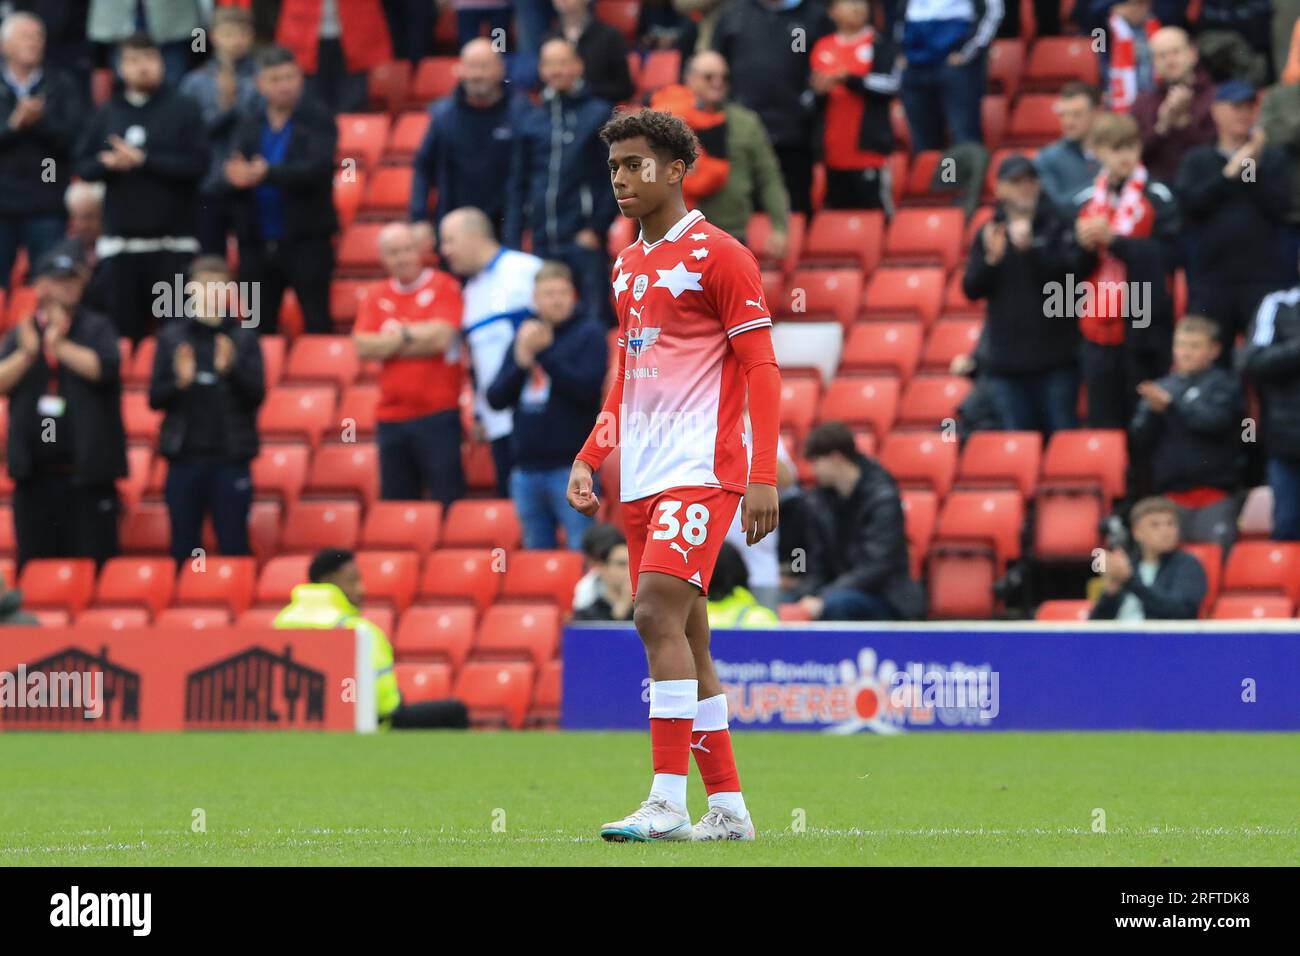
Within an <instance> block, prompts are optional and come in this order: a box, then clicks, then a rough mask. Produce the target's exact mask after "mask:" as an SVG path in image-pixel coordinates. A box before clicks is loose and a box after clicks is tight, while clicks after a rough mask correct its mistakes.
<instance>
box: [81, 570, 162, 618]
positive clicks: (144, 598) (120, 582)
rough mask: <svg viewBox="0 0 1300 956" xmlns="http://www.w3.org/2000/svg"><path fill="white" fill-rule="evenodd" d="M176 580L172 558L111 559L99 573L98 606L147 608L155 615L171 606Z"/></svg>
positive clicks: (96, 596) (97, 587) (96, 599)
mask: <svg viewBox="0 0 1300 956" xmlns="http://www.w3.org/2000/svg"><path fill="white" fill-rule="evenodd" d="M175 578H176V565H175V564H174V563H173V561H172V559H171V558H110V559H109V560H108V561H106V562H105V563H104V567H103V568H102V569H101V570H100V572H99V581H98V583H97V584H96V587H95V604H96V605H97V606H99V607H115V608H122V607H143V608H144V609H145V610H146V611H148V613H149V614H150V615H154V614H157V613H158V612H159V611H161V610H162V609H163V608H165V607H166V606H167V605H168V603H170V601H171V597H172V588H173V587H174V586H175V583H176V582H175Z"/></svg>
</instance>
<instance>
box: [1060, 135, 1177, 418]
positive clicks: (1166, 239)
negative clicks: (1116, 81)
mask: <svg viewBox="0 0 1300 956" xmlns="http://www.w3.org/2000/svg"><path fill="white" fill-rule="evenodd" d="M1089 142H1090V144H1091V148H1092V151H1093V152H1094V153H1096V155H1097V158H1098V159H1099V160H1100V161H1101V172H1100V173H1099V174H1098V175H1097V181H1096V182H1095V183H1094V184H1093V186H1092V188H1091V189H1089V190H1087V191H1086V192H1085V193H1083V195H1082V196H1081V197H1080V199H1081V205H1080V207H1079V211H1078V218H1077V219H1076V220H1075V235H1076V237H1077V238H1078V240H1079V245H1080V246H1082V247H1083V248H1084V249H1085V250H1086V251H1088V252H1090V253H1092V256H1089V257H1088V259H1087V260H1086V263H1085V268H1084V271H1083V273H1081V274H1082V275H1086V276H1087V278H1086V279H1084V280H1083V281H1082V282H1080V283H1079V294H1078V297H1077V300H1076V301H1077V303H1078V306H1079V307H1080V308H1079V313H1078V318H1079V331H1080V332H1081V333H1082V334H1083V342H1082V344H1081V346H1080V354H1079V358H1080V367H1081V369H1082V371H1083V380H1084V385H1085V387H1086V389H1087V393H1088V427H1089V428H1127V427H1128V423H1129V422H1130V421H1132V419H1133V413H1134V411H1135V410H1136V405H1137V386H1138V383H1139V382H1143V381H1147V380H1149V379H1156V378H1160V377H1161V376H1162V375H1164V373H1165V371H1166V370H1167V369H1168V368H1169V355H1170V350H1171V349H1172V341H1173V301H1172V299H1171V298H1170V296H1169V291H1168V289H1169V283H1170V279H1171V277H1172V274H1173V271H1174V268H1175V267H1176V265H1177V264H1178V261H1179V251H1178V235H1179V220H1178V207H1177V206H1176V205H1175V204H1174V197H1173V194H1172V193H1170V191H1169V189H1168V188H1167V187H1166V186H1165V185H1164V184H1163V183H1158V182H1155V181H1154V180H1152V179H1151V178H1150V176H1149V175H1148V174H1147V171H1146V169H1144V168H1143V166H1142V164H1141V162H1140V161H1139V156H1140V154H1141V149H1142V144H1141V140H1140V139H1139V137H1138V128H1137V123H1136V121H1134V119H1133V117H1131V116H1129V115H1127V114H1123V113H1109V114H1107V115H1105V116H1102V117H1101V118H1100V119H1098V120H1097V123H1096V125H1095V126H1094V127H1093V130H1092V135H1091V137H1090V140H1089Z"/></svg>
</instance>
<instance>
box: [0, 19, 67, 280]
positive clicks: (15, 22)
mask: <svg viewBox="0 0 1300 956" xmlns="http://www.w3.org/2000/svg"><path fill="white" fill-rule="evenodd" d="M0 48H2V49H3V51H4V70H3V73H0V79H3V81H4V82H2V83H0V117H2V118H3V119H4V122H3V125H0V289H7V288H9V274H10V272H12V271H13V265H14V259H15V258H16V257H17V255H18V249H19V248H20V247H22V246H25V247H26V248H27V259H28V261H29V262H37V261H39V260H40V259H41V257H42V256H44V255H45V253H46V251H48V250H49V248H50V247H51V246H52V245H54V244H55V243H56V242H58V241H59V239H61V238H62V237H63V230H64V226H65V223H66V218H65V216H64V214H63V191H64V189H66V188H67V186H68V183H69V181H70V180H71V179H72V175H71V174H72V145H73V142H74V141H75V140H76V130H77V125H78V122H79V120H80V117H81V112H82V110H83V109H84V106H83V104H82V102H81V96H80V95H78V93H77V90H76V88H75V87H74V86H73V85H72V80H71V79H70V78H69V77H67V76H66V75H65V74H63V73H62V72H60V71H59V70H55V69H51V68H50V67H49V65H48V64H47V63H45V62H44V60H45V26H44V25H43V24H42V23H41V21H40V20H39V19H38V18H37V17H35V16H33V15H32V14H30V13H11V14H10V15H9V16H7V17H5V20H4V25H3V26H0Z"/></svg>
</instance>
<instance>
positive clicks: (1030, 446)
mask: <svg viewBox="0 0 1300 956" xmlns="http://www.w3.org/2000/svg"><path fill="white" fill-rule="evenodd" d="M1042 456H1043V436H1042V435H1041V434H1040V433H1038V432H1009V431H990V432H975V433H974V434H973V435H971V436H970V437H969V438H968V439H966V447H965V448H963V449H962V453H961V461H960V462H959V463H958V465H957V485H958V487H961V488H1015V489H1016V490H1018V491H1019V492H1020V493H1021V494H1022V495H1024V496H1025V497H1026V498H1029V497H1032V496H1033V494H1034V492H1035V490H1037V486H1038V468H1039V463H1040V461H1041V459H1042Z"/></svg>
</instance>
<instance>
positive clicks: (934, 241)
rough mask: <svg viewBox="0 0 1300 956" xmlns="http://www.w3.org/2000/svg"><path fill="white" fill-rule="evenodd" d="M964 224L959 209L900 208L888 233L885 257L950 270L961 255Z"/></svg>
mask: <svg viewBox="0 0 1300 956" xmlns="http://www.w3.org/2000/svg"><path fill="white" fill-rule="evenodd" d="M964 225H965V219H964V218H963V216H962V213H961V210H960V209H900V210H899V211H898V212H897V213H895V214H894V218H893V219H892V220H891V221H890V223H889V230H888V232H886V234H885V255H884V260H885V262H886V263H888V264H891V265H898V264H900V263H906V264H911V265H934V264H937V265H940V266H942V267H943V269H944V270H945V271H946V270H948V269H951V268H952V267H953V266H955V265H956V264H957V262H958V260H959V259H960V258H961V255H962V248H961V237H962V228H963V226H964Z"/></svg>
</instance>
